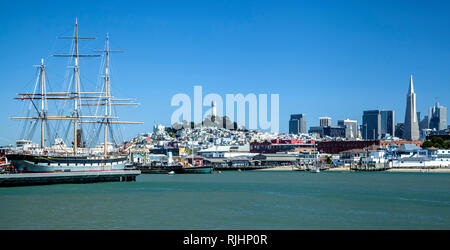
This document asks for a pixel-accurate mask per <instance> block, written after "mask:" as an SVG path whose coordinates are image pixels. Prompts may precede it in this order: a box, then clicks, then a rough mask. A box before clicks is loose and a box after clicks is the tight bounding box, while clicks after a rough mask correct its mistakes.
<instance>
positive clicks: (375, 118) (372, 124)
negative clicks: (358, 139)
mask: <svg viewBox="0 0 450 250" xmlns="http://www.w3.org/2000/svg"><path fill="white" fill-rule="evenodd" d="M362 123H363V124H362V125H363V127H362V131H361V132H362V137H363V139H364V140H378V139H380V138H381V112H380V110H365V111H364V112H363V117H362Z"/></svg>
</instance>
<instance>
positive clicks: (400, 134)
mask: <svg viewBox="0 0 450 250" xmlns="http://www.w3.org/2000/svg"><path fill="white" fill-rule="evenodd" d="M404 130H405V124H403V123H397V125H396V126H395V137H398V138H403V131H404Z"/></svg>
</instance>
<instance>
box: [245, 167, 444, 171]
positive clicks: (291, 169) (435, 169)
mask: <svg viewBox="0 0 450 250" xmlns="http://www.w3.org/2000/svg"><path fill="white" fill-rule="evenodd" d="M252 171H304V170H300V169H297V168H293V167H290V166H282V167H274V168H266V169H255V170H252ZM323 172H355V171H352V170H350V167H336V168H330V169H327V170H323ZM382 172H392V173H407V172H409V173H450V168H393V169H388V170H386V171H382Z"/></svg>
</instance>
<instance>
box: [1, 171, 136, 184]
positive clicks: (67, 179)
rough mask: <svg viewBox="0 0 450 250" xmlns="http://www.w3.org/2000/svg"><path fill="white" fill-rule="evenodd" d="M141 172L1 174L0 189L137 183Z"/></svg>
mask: <svg viewBox="0 0 450 250" xmlns="http://www.w3.org/2000/svg"><path fill="white" fill-rule="evenodd" d="M140 174H141V171H139V170H125V171H108V172H106V171H105V172H82V173H81V172H79V173H73V172H61V173H30V174H0V187H14V186H33V185H49V184H69V183H70V184H79V183H96V182H129V181H136V176H138V175H140Z"/></svg>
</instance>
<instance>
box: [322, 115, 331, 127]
mask: <svg viewBox="0 0 450 250" xmlns="http://www.w3.org/2000/svg"><path fill="white" fill-rule="evenodd" d="M319 125H320V126H321V127H328V126H331V118H330V117H319Z"/></svg>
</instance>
